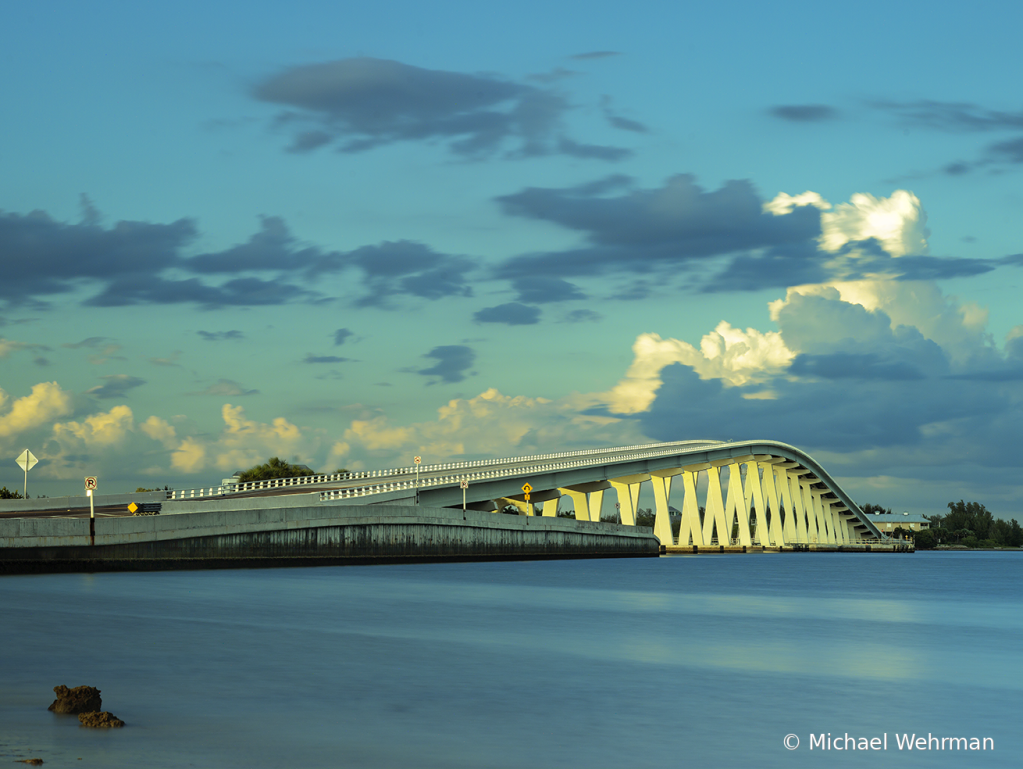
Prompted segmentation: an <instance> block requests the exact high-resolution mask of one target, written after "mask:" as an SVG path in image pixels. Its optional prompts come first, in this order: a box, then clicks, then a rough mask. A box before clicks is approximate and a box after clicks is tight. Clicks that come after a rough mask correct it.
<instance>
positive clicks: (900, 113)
mask: <svg viewBox="0 0 1023 769" xmlns="http://www.w3.org/2000/svg"><path fill="white" fill-rule="evenodd" d="M871 106H872V107H874V108H875V109H879V110H882V111H885V112H888V113H890V114H893V115H895V116H896V117H898V118H899V119H900V120H901V121H902V122H903V123H906V124H908V125H913V126H921V127H925V128H933V129H936V130H941V131H953V132H963V131H1001V130H1005V129H1023V111H1020V112H1005V111H1003V110H993V109H988V108H986V107H982V106H980V105H979V104H974V103H973V102H943V101H933V100H930V99H919V100H917V101H904V102H896V101H875V102H872V103H871Z"/></svg>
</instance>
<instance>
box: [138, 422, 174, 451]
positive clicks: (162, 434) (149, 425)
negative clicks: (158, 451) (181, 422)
mask: <svg viewBox="0 0 1023 769" xmlns="http://www.w3.org/2000/svg"><path fill="white" fill-rule="evenodd" d="M139 427H140V428H142V432H144V433H145V434H146V435H148V436H149V437H150V438H152V439H153V440H154V441H159V442H160V443H162V444H163V445H164V446H166V447H167V448H170V447H171V446H172V445H173V444H174V439H175V438H176V437H177V431H176V430H175V429H174V426H173V425H171V424H170V423H169V422H168V421H167V420H165V419H161V418H160V417H157V416H151V417H149V419H147V420H146V421H145V422H143V423H142V424H140V425H139Z"/></svg>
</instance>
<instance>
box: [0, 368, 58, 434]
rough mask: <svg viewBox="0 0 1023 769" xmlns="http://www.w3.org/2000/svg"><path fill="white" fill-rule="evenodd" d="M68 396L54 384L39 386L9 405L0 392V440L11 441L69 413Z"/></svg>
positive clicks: (7, 397) (4, 395)
mask: <svg viewBox="0 0 1023 769" xmlns="http://www.w3.org/2000/svg"><path fill="white" fill-rule="evenodd" d="M72 409H73V406H72V398H71V394H70V393H68V392H66V391H64V390H62V389H61V388H60V385H58V384H57V383H56V382H40V383H39V384H36V385H33V386H32V392H31V393H30V394H29V395H25V396H23V397H21V398H18V399H17V400H15V401H14V402H11V398H10V396H9V395H8V394H7V393H6V392H4V391H3V389H0V438H12V437H17V436H19V435H21V434H22V433H26V432H28V431H30V430H34V429H37V428H39V427H41V426H44V425H48V424H49V423H50V422H52V421H53V420H54V419H56V418H58V417H62V416H66V415H68V414H70V413H71V412H72Z"/></svg>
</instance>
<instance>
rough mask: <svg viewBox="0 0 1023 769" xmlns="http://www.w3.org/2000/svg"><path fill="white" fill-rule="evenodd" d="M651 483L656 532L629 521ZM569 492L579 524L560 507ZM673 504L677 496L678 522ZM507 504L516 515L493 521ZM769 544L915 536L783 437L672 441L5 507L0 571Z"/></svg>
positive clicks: (859, 545) (853, 544)
mask: <svg viewBox="0 0 1023 769" xmlns="http://www.w3.org/2000/svg"><path fill="white" fill-rule="evenodd" d="M644 484H649V487H648V488H649V489H650V490H652V492H653V499H654V509H655V514H654V526H653V531H652V532H651V530H650V529H649V528H646V527H643V526H637V507H638V504H639V500H640V494H641V491H642V490H643V488H644ZM673 485H674V491H673V489H672V487H673ZM608 491H610V492H612V494H607V493H606V492H608ZM612 497H614V498H615V499H616V502H617V504H616V505H615V508H614V510H615V514H614V515H613V516H608V515H605V512H607V513H610V512H611V508H610V505H609V500H610V499H611V498H612ZM680 500H681V501H680ZM563 501H565V502H567V503H570V504H571V511H572V515H571V517H572V518H574V520H570V519H569V518H566V517H564V513H562V515H559V507H560V506H561V504H562V502H563ZM669 501H674V502H676V503H677V504H680V505H681V510H680V513H679V514H678V515H674V516H673V508H672V507H670V506H669ZM90 503H92V504H94V505H95V508H94V511H95V517H92V512H93V509H92V506H91V504H90ZM509 507H511V508H513V509H514V510H515V511H517V512H518V513H519V515H495V514H494V513H497V512H504V511H507V510H508V509H509ZM568 510H569V505H568V504H565V512H568ZM609 518H612V520H608V519H609ZM673 519H674V520H673ZM676 524H677V532H678V533H677V534H676V532H675V525H676ZM764 550H773V551H783V550H818V551H820V550H823V551H829V550H831V551H869V550H880V551H888V552H903V551H910V550H912V545H909V544H907V543H902V542H901V541H898V540H891V539H889V538H888V537H885V536H884V535H883V534H882V533H881V532H880V531H879V530H878V529H877V528H876V527H875V525H874V524H873V523H872V522H871V521H870V519H869V518H868V517H867V516H866V515H865V514H864V513H863V512H862V511H861V510H860V509H859V507H858V506H857V505H856V503H855V502H853V500H852V499H851V498H850V497H849V496H848V494H846V492H845V491H843V490H842V488H841V487H840V486H839V485H838V484H837V483H836V482H835V480H834V479H833V478H832V477H831V476H830V475H829V474H828V473H827V472H826V471H825V470H824V468H823V467H821V465H820V464H819V463H818V462H816V461H815V460H814V459H813V458H812V457H810V456H808V455H807V454H806V453H805V452H803V451H801V450H800V449H797V448H795V447H794V446H789V445H787V444H784V443H779V442H777V441H727V442H724V441H712V440H702V441H675V442H669V443H652V444H643V445H636V446H619V447H611V448H599V449H588V450H582V451H570V452H560V453H554V454H536V455H530V456H523V457H512V458H508V459H485V460H477V461H468V462H452V463H445V464H432V465H413V466H409V467H399V468H391V469H382V470H373V471H368V472H356V473H342V474H334V475H318V476H307V477H301V478H280V479H273V480H266V481H258V482H254V483H230V484H225V485H220V486H212V487H204V488H198V489H186V490H175V491H161V492H143V493H136V494H121V495H105V496H98V497H95V498H93V499H91V500H90V499H89V498H88V497H65V498H59V497H58V498H49V499H45V498H44V499H32V500H4V501H2V502H0V573H18V572H25V571H55V570H64V571H94V570H114V569H116V570H121V569H128V570H138V569H166V568H211V567H231V566H250V565H253V566H258V565H282V564H312V563H322V564H327V563H330V564H335V563H336V564H343V563H366V562H393V561H394V560H400V559H405V560H443V559H452V558H454V559H468V560H478V559H489V558H566V557H634V556H656V555H657V554H658V553H659V552H669V553H670V552H691V553H705V552H722V553H723V552H743V553H745V552H759V551H764Z"/></svg>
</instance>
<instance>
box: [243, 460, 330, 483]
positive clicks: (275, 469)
mask: <svg viewBox="0 0 1023 769" xmlns="http://www.w3.org/2000/svg"><path fill="white" fill-rule="evenodd" d="M306 475H316V473H314V472H313V471H312V470H310V469H309V468H308V467H299V466H297V465H292V464H289V463H287V462H285V461H284V460H283V459H281V458H280V457H270V459H268V460H267V461H266V463H264V464H262V465H256V466H255V467H250V468H249V469H248V470H245V471H244V472H242V473H240V474H239V475H238V482H239V483H251V482H252V481H266V480H269V479H271V478H301V477H303V476H306Z"/></svg>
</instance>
